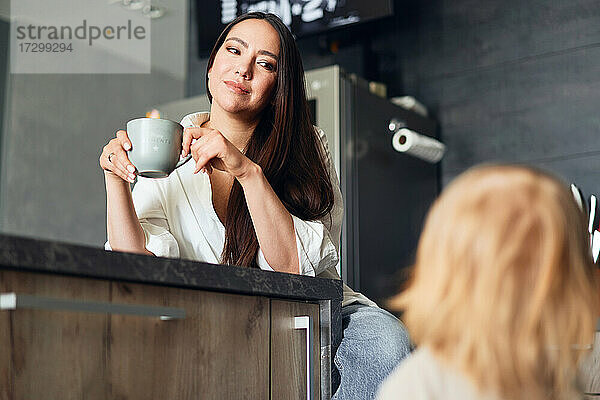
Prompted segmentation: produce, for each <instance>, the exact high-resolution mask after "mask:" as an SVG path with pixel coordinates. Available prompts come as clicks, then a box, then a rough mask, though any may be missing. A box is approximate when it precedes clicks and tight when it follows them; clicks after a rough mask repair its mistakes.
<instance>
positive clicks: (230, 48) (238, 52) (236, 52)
mask: <svg viewBox="0 0 600 400" xmlns="http://www.w3.org/2000/svg"><path fill="white" fill-rule="evenodd" d="M227 51H228V52H230V53H232V54H240V51H239V50H238V49H236V48H235V47H227Z"/></svg>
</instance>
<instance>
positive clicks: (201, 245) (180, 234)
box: [105, 112, 375, 306]
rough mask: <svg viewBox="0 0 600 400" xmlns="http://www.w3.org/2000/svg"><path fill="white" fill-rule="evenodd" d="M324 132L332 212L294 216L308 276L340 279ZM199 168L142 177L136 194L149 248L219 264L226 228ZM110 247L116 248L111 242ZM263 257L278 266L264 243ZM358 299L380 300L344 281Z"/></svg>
mask: <svg viewBox="0 0 600 400" xmlns="http://www.w3.org/2000/svg"><path fill="white" fill-rule="evenodd" d="M209 116H210V114H209V113H202V112H199V113H193V114H188V115H186V116H185V117H184V118H183V119H182V120H181V124H182V125H183V126H184V127H191V126H200V125H202V124H203V123H204V122H206V121H207V120H208V118H209ZM318 132H319V137H320V139H321V142H322V144H323V146H324V148H325V154H327V166H328V168H329V173H330V174H331V179H332V186H333V192H334V205H333V208H332V210H331V212H330V214H328V215H326V216H325V217H323V218H321V219H320V220H317V221H304V220H302V219H300V218H298V217H296V216H294V215H292V219H293V222H294V231H295V233H296V246H297V249H298V260H299V261H300V273H301V274H302V275H310V276H319V277H323V278H333V279H340V277H339V275H338V273H337V270H336V266H337V264H338V262H339V247H340V234H341V225H342V218H343V213H344V206H343V201H342V194H341V192H340V187H339V182H338V178H337V174H336V172H335V169H334V168H333V163H332V161H331V155H330V152H329V147H328V144H327V138H326V136H325V133H324V132H323V131H322V130H321V129H318ZM194 169H195V163H194V161H193V160H191V161H189V162H187V163H186V164H184V165H183V166H181V167H179V168H177V169H176V170H175V171H174V172H173V173H171V175H169V176H168V177H167V178H163V179H152V178H144V177H138V178H137V183H136V184H135V187H134V189H133V193H132V197H133V204H134V207H135V211H136V214H137V217H138V219H139V221H140V224H141V225H142V229H143V231H144V235H145V237H146V249H148V250H149V251H151V252H152V253H154V254H155V255H156V256H159V257H170V258H183V259H190V260H195V261H203V262H207V263H212V264H219V263H220V257H221V253H222V252H223V247H224V245H225V227H224V226H223V224H222V223H221V221H220V220H219V217H218V216H217V214H216V212H215V210H214V207H213V203H212V188H211V182H210V178H209V176H208V175H206V174H203V173H199V174H195V175H194V173H193V172H194ZM105 248H106V249H107V250H110V249H111V248H110V245H109V244H108V242H106V245H105ZM257 262H258V266H259V267H260V268H261V269H263V270H269V271H273V268H271V266H270V265H269V264H268V263H267V260H266V259H265V257H264V255H263V253H262V250H261V249H260V248H259V251H258V257H257ZM356 301H358V302H360V303H363V304H366V305H372V306H374V305H375V303H373V302H372V301H370V300H369V299H367V298H366V297H365V296H363V295H361V294H359V293H356V292H354V291H352V290H351V289H350V288H348V287H347V286H346V285H344V302H343V305H347V304H350V303H353V302H356Z"/></svg>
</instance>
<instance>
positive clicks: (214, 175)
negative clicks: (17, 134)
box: [100, 13, 409, 399]
mask: <svg viewBox="0 0 600 400" xmlns="http://www.w3.org/2000/svg"><path fill="white" fill-rule="evenodd" d="M206 79H207V88H208V96H209V100H211V110H210V113H194V114H190V115H188V116H186V117H184V118H183V120H182V125H184V126H185V127H186V129H185V132H184V141H183V149H182V156H185V155H187V154H189V153H190V152H191V154H192V156H193V158H194V161H195V163H191V162H190V163H187V164H186V165H184V166H182V167H181V168H179V169H177V170H176V171H175V172H173V173H172V174H171V175H170V176H169V177H168V178H165V179H160V180H154V179H146V178H141V177H140V178H139V179H138V182H137V184H136V186H135V189H134V190H133V195H132V194H131V191H130V189H129V183H130V182H133V180H134V179H135V168H134V167H133V165H132V164H131V163H130V161H129V160H128V158H127V153H126V150H128V149H129V148H131V143H130V142H129V140H128V139H127V134H126V132H125V131H119V132H117V137H116V138H115V139H113V140H111V141H110V142H109V143H108V144H107V145H106V146H105V147H104V149H103V152H102V155H101V156H100V165H101V166H102V168H103V169H104V170H105V181H106V191H107V225H108V227H107V231H108V242H107V248H108V249H110V248H112V249H115V250H122V251H130V252H139V253H146V254H153V255H156V256H166V257H181V258H188V259H194V260H198V261H205V262H210V263H223V264H231V265H239V266H243V267H253V268H261V269H266V270H275V271H280V272H289V273H296V274H304V275H312V276H315V275H318V276H320V277H327V278H336V279H339V275H338V274H337V271H336V268H335V267H336V264H337V263H338V260H339V255H338V254H339V240H340V232H341V222H342V215H343V205H342V198H341V193H340V189H339V184H338V181H337V177H336V175H335V170H334V169H333V166H332V162H331V157H330V154H329V151H328V148H327V143H326V140H325V135H324V133H323V132H322V131H321V130H316V129H315V128H314V127H313V126H312V125H311V123H310V120H309V112H308V106H307V101H306V94H305V87H304V71H303V69H302V62H301V59H300V54H299V51H298V48H297V47H296V44H295V42H294V40H293V37H292V36H291V34H290V32H289V30H288V29H287V28H286V26H285V25H284V24H283V23H282V22H281V21H280V20H279V19H278V18H277V17H275V16H274V15H272V14H263V13H250V14H246V15H243V16H241V17H239V18H237V19H236V20H234V21H233V22H231V23H230V24H229V25H228V26H227V27H226V28H225V30H224V31H223V33H222V34H221V35H220V37H219V38H218V40H217V43H216V44H215V47H214V49H213V51H212V53H211V55H210V58H209V61H208V68H207V78H206ZM199 171H203V172H204V174H200V175H198V174H197V173H198V172H199ZM343 306H344V307H343V318H344V320H343V322H344V327H345V330H344V339H343V341H342V343H341V345H340V347H339V350H338V352H337V355H336V357H335V360H334V362H335V365H336V367H337V368H338V370H339V371H340V372H341V384H340V387H339V389H338V391H337V392H336V394H335V396H334V398H339V399H342V398H373V397H374V395H375V391H376V388H377V386H378V384H379V383H380V382H381V381H382V380H383V378H384V377H385V375H387V374H388V373H389V372H391V370H392V369H393V367H394V366H395V365H396V364H397V363H398V361H399V360H400V359H401V358H402V357H404V355H406V354H407V352H408V349H409V347H408V345H409V341H408V337H407V334H406V331H405V330H404V329H403V328H402V326H401V325H400V324H399V323H398V321H397V320H396V319H395V318H394V317H393V316H391V315H390V314H389V313H387V312H385V311H383V310H381V309H379V308H377V307H376V305H375V304H374V303H373V302H371V301H370V300H368V299H367V298H365V297H364V296H362V295H361V294H359V293H355V292H353V291H352V290H351V289H349V288H348V287H346V286H345V287H344V303H343ZM365 338H367V339H369V340H368V341H365V340H364V339H365ZM381 351H383V353H380V352H381ZM359 354H360V355H361V356H359ZM365 355H366V356H365ZM368 356H371V358H370V359H369V357H368Z"/></svg>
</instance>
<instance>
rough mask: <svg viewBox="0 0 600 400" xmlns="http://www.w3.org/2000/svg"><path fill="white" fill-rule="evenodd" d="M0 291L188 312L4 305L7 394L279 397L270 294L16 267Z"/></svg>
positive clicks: (1, 391) (2, 394)
mask: <svg viewBox="0 0 600 400" xmlns="http://www.w3.org/2000/svg"><path fill="white" fill-rule="evenodd" d="M0 291H1V292H16V293H18V294H26V295H36V296H44V297H53V298H62V299H73V300H77V301H82V300H85V301H95V302H110V303H112V304H138V305H145V306H161V307H177V308H182V309H185V312H186V316H185V319H182V320H170V321H162V320H160V319H159V318H156V317H140V316H131V315H111V314H102V313H82V312H72V311H60V310H31V309H20V308H17V309H16V310H14V311H0V399H61V400H63V399H81V398H86V399H107V398H127V399H144V400H147V399H166V398H176V399H199V398H206V399H210V398H227V399H238V398H239V399H242V398H243V399H260V400H263V399H265V398H268V396H269V340H270V338H269V325H270V310H269V299H268V298H265V297H255V296H243V295H234V294H224V293H216V292H207V291H196V290H188V289H178V288H169V287H161V286H153V285H142V284H129V283H117V282H112V283H111V282H109V281H102V280H94V279H84V278H74V277H64V276H56V275H47V274H37V273H25V272H13V271H3V272H0Z"/></svg>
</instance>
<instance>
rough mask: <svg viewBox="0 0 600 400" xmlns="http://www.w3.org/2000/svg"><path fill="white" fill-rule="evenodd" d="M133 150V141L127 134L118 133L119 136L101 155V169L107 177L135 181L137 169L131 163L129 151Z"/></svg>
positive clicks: (109, 143)
mask: <svg viewBox="0 0 600 400" xmlns="http://www.w3.org/2000/svg"><path fill="white" fill-rule="evenodd" d="M130 149H131V141H130V140H129V138H128V137H127V132H126V131H123V130H120V131H117V136H116V137H115V138H114V139H112V140H111V141H110V142H108V144H107V145H106V146H104V148H103V149H102V154H101V155H100V167H102V169H103V170H104V171H105V175H106V176H110V175H114V176H118V177H119V178H121V179H122V180H124V181H126V182H130V183H133V181H134V180H135V167H134V166H133V164H132V163H131V161H129V157H128V156H127V151H128V150H130Z"/></svg>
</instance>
